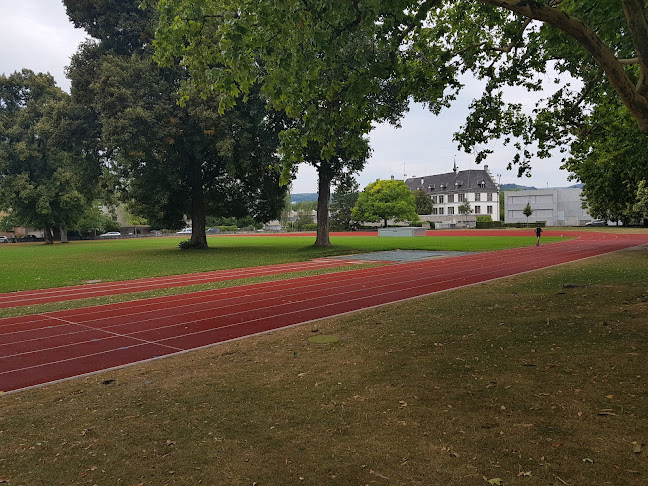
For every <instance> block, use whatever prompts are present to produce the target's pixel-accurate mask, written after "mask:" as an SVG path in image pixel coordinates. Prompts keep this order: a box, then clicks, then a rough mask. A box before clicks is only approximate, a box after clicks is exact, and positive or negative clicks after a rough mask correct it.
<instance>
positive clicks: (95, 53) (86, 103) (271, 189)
mask: <svg viewBox="0 0 648 486" xmlns="http://www.w3.org/2000/svg"><path fill="white" fill-rule="evenodd" d="M64 3H65V5H66V7H67V11H68V15H69V17H70V19H71V20H72V21H73V22H74V24H75V25H76V26H77V27H81V28H84V29H86V31H87V32H88V34H90V35H91V36H92V37H93V38H94V39H96V40H94V41H90V42H88V43H86V44H85V45H83V46H82V47H81V49H80V50H79V52H78V53H77V54H76V55H75V56H74V58H73V59H72V63H71V65H70V68H69V70H68V74H69V77H70V78H71V80H72V97H73V99H74V100H75V101H76V102H77V103H79V104H80V105H83V107H84V108H85V110H86V113H87V118H88V123H89V125H91V126H93V127H94V130H95V134H96V137H97V138H98V139H99V140H100V141H101V143H100V144H98V145H97V149H98V150H99V152H100V154H102V156H103V158H104V163H105V168H106V172H107V173H108V174H109V175H111V176H112V177H110V178H109V180H110V181H111V183H112V185H113V186H114V187H116V188H117V190H118V192H119V196H120V198H121V199H122V200H124V201H126V202H127V203H128V204H129V205H130V207H131V209H132V210H133V211H134V212H136V213H137V214H139V215H141V216H144V217H146V218H147V219H148V221H149V222H150V223H151V224H153V225H155V226H163V227H168V228H177V227H180V226H182V225H183V224H184V221H183V218H184V216H185V215H188V216H189V218H190V219H191V222H192V235H191V246H193V247H197V248H204V247H206V246H207V239H206V236H205V220H206V216H207V215H210V216H234V217H243V216H246V215H250V216H252V217H253V218H255V219H257V220H259V221H268V220H269V219H272V218H274V217H276V215H277V214H278V212H279V211H280V209H281V205H282V202H283V197H284V193H285V190H286V189H285V188H284V187H281V186H280V185H279V169H278V168H277V165H278V160H277V155H276V152H277V145H278V142H279V138H278V137H279V132H280V131H281V130H282V129H285V128H286V125H285V123H284V118H285V117H284V116H283V115H282V114H281V113H280V112H275V111H269V110H266V107H267V101H266V99H265V98H264V97H263V96H262V95H261V94H260V92H259V91H258V89H255V90H252V91H251V92H250V93H249V95H248V102H247V103H239V104H238V105H237V106H236V107H235V108H234V109H232V110H229V111H228V112H227V113H219V110H218V108H219V103H220V96H219V93H212V94H209V95H206V96H204V97H202V98H201V99H190V100H184V102H182V103H180V102H181V101H182V100H181V99H180V98H179V93H178V89H179V87H180V85H181V84H182V82H183V81H185V80H186V77H187V73H186V70H185V69H184V68H183V67H182V66H181V65H180V64H179V63H171V64H169V65H168V66H165V67H160V66H158V65H157V64H156V63H155V62H154V61H153V58H152V57H153V48H152V43H153V32H154V27H155V25H156V22H157V16H158V14H157V11H156V10H155V9H152V8H148V9H142V8H140V2H138V1H136V0H110V1H107V2H106V1H98V0H65V1H64Z"/></svg>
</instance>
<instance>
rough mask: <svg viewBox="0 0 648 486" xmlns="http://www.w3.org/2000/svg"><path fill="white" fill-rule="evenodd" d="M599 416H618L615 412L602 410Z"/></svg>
mask: <svg viewBox="0 0 648 486" xmlns="http://www.w3.org/2000/svg"><path fill="white" fill-rule="evenodd" d="M598 415H616V413H614V410H601V411H600V412H599V413H598Z"/></svg>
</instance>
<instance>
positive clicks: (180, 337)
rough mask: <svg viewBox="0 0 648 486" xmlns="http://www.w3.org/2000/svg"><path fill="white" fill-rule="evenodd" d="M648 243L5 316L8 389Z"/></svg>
mask: <svg viewBox="0 0 648 486" xmlns="http://www.w3.org/2000/svg"><path fill="white" fill-rule="evenodd" d="M454 234H455V235H456V234H457V233H454ZM565 234H566V233H565ZM566 235H567V234H566ZM569 235H570V236H574V234H573V233H571V234H569ZM646 243H648V235H646V234H636V235H629V234H624V235H620V234H604V233H589V234H582V235H580V237H579V238H578V239H574V240H570V241H566V242H563V243H555V244H551V245H544V246H540V247H535V246H534V247H528V248H517V249H512V250H503V251H496V252H491V253H480V254H473V255H465V256H457V257H451V258H447V259H443V260H424V261H418V262H412V263H403V264H400V265H390V266H382V267H376V268H368V269H358V270H353V271H346V272H341V273H335V274H325V275H319V276H312V277H303V278H296V279H291V280H288V281H281V282H266V283H261V284H254V285H245V286H241V287H234V288H229V289H216V290H209V291H203V292H195V293H190V294H182V295H176V296H171V297H161V298H153V299H145V300H139V301H132V302H124V303H119V304H110V305H104V306H98V307H91V308H85V309H75V310H69V311H59V312H51V313H45V314H37V315H31V316H23V317H15V318H6V319H0V390H3V391H5V392H7V391H15V390H20V389H24V388H27V387H31V386H36V385H41V384H44V383H49V382H54V381H58V380H62V379H66V378H70V377H74V376H79V375H83V374H88V373H93V372H96V371H101V370H106V369H110V368H114V367H119V366H124V365H127V364H131V363H135V362H140V361H145V360H150V359H155V358H158V357H162V356H168V355H171V354H176V353H181V352H186V351H188V350H192V349H196V348H200V347H203V346H209V345H212V344H215V343H219V342H224V341H229V340H232V339H237V338H242V337H245V336H251V335H255V334H259V333H264V332H268V331H271V330H274V329H279V328H284V327H288V326H293V325H297V324H301V323H304V322H308V321H312V320H315V319H321V318H325V317H330V316H333V315H339V314H343V313H347V312H352V311H357V310H361V309H366V308H369V307H374V306H378V305H383V304H387V303H391V302H397V301H401V300H405V299H411V298H414V297H419V296H422V295H427V294H431V293H434V292H439V291H443V290H448V289H453V288H457V287H462V286H466V285H471V284H475V283H479V282H485V281H488V280H493V279H497V278H502V277H507V276H510V275H515V274H519V273H523V272H529V271H534V270H538V269H541V268H546V267H549V266H554V265H559V264H562V263H568V262H571V261H575V260H579V259H583V258H588V257H593V256H597V255H601V254H604V253H608V252H612V251H616V250H621V249H624V248H629V247H632V246H637V245H641V244H646Z"/></svg>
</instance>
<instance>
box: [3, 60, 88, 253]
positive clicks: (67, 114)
mask: <svg viewBox="0 0 648 486" xmlns="http://www.w3.org/2000/svg"><path fill="white" fill-rule="evenodd" d="M74 115H75V114H74V110H73V109H72V108H71V105H70V100H69V95H67V94H66V93H65V92H63V91H62V90H61V89H60V88H58V87H57V86H56V84H55V82H54V78H52V76H50V75H49V74H36V73H34V72H32V71H30V70H27V69H24V70H22V71H21V72H16V73H14V74H11V75H9V76H4V75H3V76H0V209H2V210H5V211H10V212H11V216H12V220H13V221H15V222H19V223H20V224H22V225H24V226H33V227H37V228H42V229H43V230H44V232H45V240H46V242H47V243H52V241H53V236H54V233H53V232H54V230H55V229H58V230H60V231H61V235H62V240H63V241H66V230H67V228H69V227H70V226H72V225H74V224H75V223H76V222H77V221H78V220H79V219H80V218H81V217H82V215H83V213H84V212H85V210H86V208H87V207H88V205H89V204H90V201H91V200H92V195H93V193H94V190H95V186H96V173H95V171H94V169H96V167H93V166H92V165H88V164H86V162H87V159H85V158H84V157H83V155H82V154H80V153H79V152H78V151H76V150H75V149H74V143H73V141H74V140H73V138H72V137H73V133H74V126H75V123H76V122H77V120H75V119H74Z"/></svg>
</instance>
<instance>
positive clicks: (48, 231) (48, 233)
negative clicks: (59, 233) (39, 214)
mask: <svg viewBox="0 0 648 486" xmlns="http://www.w3.org/2000/svg"><path fill="white" fill-rule="evenodd" d="M43 233H44V235H43V236H44V237H45V244H46V245H53V244H54V236H53V235H52V228H50V227H49V226H45V231H44V232H43Z"/></svg>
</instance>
